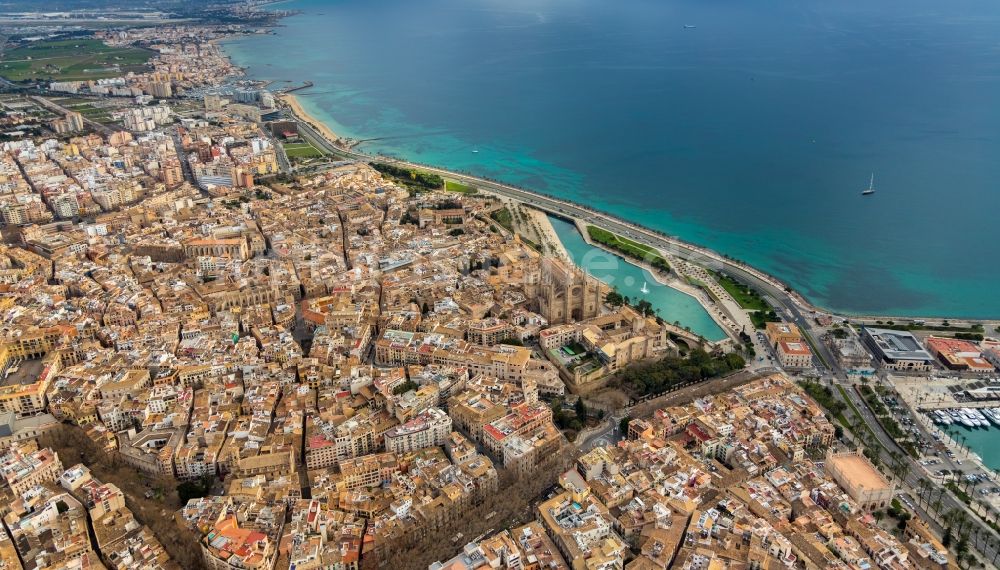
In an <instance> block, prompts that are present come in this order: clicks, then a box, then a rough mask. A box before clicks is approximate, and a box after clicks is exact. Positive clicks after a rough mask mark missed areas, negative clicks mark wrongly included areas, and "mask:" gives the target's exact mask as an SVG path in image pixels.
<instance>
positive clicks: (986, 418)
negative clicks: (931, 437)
mask: <svg viewBox="0 0 1000 570" xmlns="http://www.w3.org/2000/svg"><path fill="white" fill-rule="evenodd" d="M926 413H927V415H928V417H930V419H931V421H933V422H934V423H935V424H937V425H939V426H950V425H962V426H965V427H967V428H969V429H972V428H988V427H990V426H998V427H1000V408H952V409H940V410H929V411H927V412H926Z"/></svg>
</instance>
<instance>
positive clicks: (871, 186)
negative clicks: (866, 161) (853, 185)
mask: <svg viewBox="0 0 1000 570" xmlns="http://www.w3.org/2000/svg"><path fill="white" fill-rule="evenodd" d="M874 193H875V173H874V172H872V178H871V180H869V181H868V188H865V189H864V190H862V192H861V195H862V196H871V195H872V194H874Z"/></svg>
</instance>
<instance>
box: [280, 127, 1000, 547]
mask: <svg viewBox="0 0 1000 570" xmlns="http://www.w3.org/2000/svg"><path fill="white" fill-rule="evenodd" d="M299 125H300V127H301V128H302V134H303V135H304V136H306V137H307V138H308V139H309V140H310V142H311V143H312V144H313V145H314V146H317V147H319V148H322V149H323V150H325V151H326V152H328V153H330V154H332V155H335V156H342V157H345V158H349V159H353V160H358V161H366V162H367V161H372V160H377V161H381V162H388V163H392V164H396V165H398V166H402V167H406V168H418V169H421V170H424V171H427V172H432V173H435V174H438V175H441V176H444V177H447V178H448V179H451V180H454V181H457V182H461V183H464V184H469V185H472V186H475V187H477V188H479V189H480V190H481V191H484V192H489V193H492V194H497V195H500V196H503V197H507V198H511V199H514V200H518V201H521V202H524V203H525V204H528V205H531V206H534V207H536V208H538V209H541V210H543V211H546V212H549V213H552V214H555V215H557V216H562V217H567V218H575V219H577V220H580V221H582V222H583V223H585V224H592V225H596V226H600V227H602V228H604V229H606V230H608V231H611V232H614V233H617V234H620V235H623V236H626V237H628V238H629V239H632V240H634V241H636V242H639V243H642V244H644V245H647V246H650V247H654V248H657V249H660V250H662V251H664V252H665V253H668V254H670V255H673V256H676V257H678V258H681V259H686V260H689V261H692V262H693V263H696V264H698V265H702V266H705V267H709V268H711V269H714V270H716V271H720V272H724V273H727V274H729V275H730V276H732V277H735V278H737V279H739V280H741V281H743V282H745V283H746V284H747V285H749V286H751V287H753V288H755V289H757V290H758V291H759V292H760V293H761V294H762V295H764V296H765V297H766V298H767V300H768V302H769V303H771V305H772V306H773V307H774V308H775V311H777V312H778V313H779V314H780V315H781V316H783V317H784V318H785V319H786V320H789V321H792V322H795V323H796V324H797V325H798V326H799V327H800V328H801V329H802V330H803V331H804V332H806V333H807V334H808V333H809V332H810V331H812V330H813V326H812V324H813V320H812V318H811V317H814V316H816V315H817V314H818V313H820V312H821V311H820V310H819V309H817V308H816V307H814V306H812V305H810V304H809V303H808V302H807V301H806V300H805V299H803V298H802V297H801V296H799V295H797V294H796V293H795V292H794V291H792V290H791V289H790V288H788V287H787V286H786V285H785V284H783V283H781V282H780V281H779V280H778V279H776V278H774V277H772V276H770V275H767V274H765V273H763V272H761V271H759V270H757V269H754V268H752V267H749V266H747V265H745V264H742V263H739V262H736V261H734V260H730V259H727V258H725V257H723V256H722V255H720V254H718V253H716V252H714V251H711V250H709V249H706V248H703V247H699V246H696V245H693V244H689V243H686V242H683V241H681V240H679V239H676V238H673V237H670V236H667V235H664V234H662V233H659V232H655V231H652V230H650V229H648V228H644V227H642V226H639V225H636V224H633V223H630V222H628V221H626V220H623V219H620V218H618V217H615V216H612V215H610V214H607V213H604V212H599V211H596V210H593V209H591V208H588V207H586V206H582V205H580V204H576V203H573V202H569V201H566V200H560V199H558V198H554V197H552V196H546V195H544V194H540V193H537V192H532V191H530V190H525V189H523V188H518V187H516V186H511V185H509V184H503V183H501V182H497V181H494V180H488V179H485V178H480V177H477V176H471V175H468V174H462V173H457V172H451V171H449V170H445V169H442V168H437V167H434V166H427V165H423V164H417V163H413V162H409V161H403V160H399V159H394V158H388V157H383V156H371V155H368V154H365V153H361V152H357V151H354V150H345V149H342V148H340V147H337V146H335V145H333V144H332V143H331V142H330V141H329V140H327V139H326V138H324V137H323V136H321V135H320V134H319V133H318V132H317V130H316V129H315V128H313V127H312V126H311V125H309V124H308V123H307V122H305V121H302V120H301V119H300V120H299ZM822 312H824V313H825V314H829V313H826V312H825V311H822ZM833 316H835V315H833ZM835 317H836V316H835ZM890 318H891V317H890ZM812 338H813V339H815V338H816V337H815V335H812ZM812 345H813V348H814V349H815V351H816V352H817V353H818V354H819V355H820V356H821V357H822V360H823V361H825V363H826V364H827V365H828V366H830V368H831V369H830V372H831V373H832V374H830V375H827V378H828V380H830V381H838V380H839V381H841V382H843V381H844V380H845V379H846V375H845V374H844V372H843V370H841V369H840V368H839V366H838V364H837V359H835V358H834V357H833V354H832V353H831V352H830V350H829V349H828V347H827V346H826V345H825V344H823V343H822V342H812ZM830 376H832V377H833V378H830ZM835 379H836V380H835ZM845 392H846V393H847V394H848V397H849V398H850V399H851V401H852V403H854V405H855V406H856V407H857V409H858V410H859V411H860V412H861V415H862V417H861V418H860V419H861V420H862V421H864V422H865V423H866V424H867V425H869V426H870V427H871V428H872V430H873V431H874V432H875V434H876V436H877V437H878V440H879V442H880V443H881V444H882V447H884V450H883V451H882V454H883V460H884V461H891V458H890V457H889V451H888V450H892V451H893V452H896V453H898V454H900V455H899V456H901V457H903V458H904V460H905V461H907V462H908V463H909V466H910V469H909V470H908V474H907V476H906V477H905V481H904V482H903V485H902V486H903V487H904V489H906V490H907V491H909V492H910V495H911V496H914V497H915V496H916V491H917V489H918V482H917V481H918V480H920V479H921V478H923V477H922V476H921V473H922V472H923V469H922V466H921V465H919V464H918V463H917V462H916V461H914V460H912V459H910V458H909V456H908V455H906V453H905V452H903V450H902V449H901V448H900V447H899V446H898V444H897V443H896V442H895V441H894V440H893V439H892V438H891V437H890V436H889V435H888V434H887V433H885V431H884V430H883V429H882V427H881V424H880V423H879V422H878V420H877V419H876V418H875V417H874V416H873V415H872V414H871V411H870V410H869V409H868V406H867V404H866V403H865V402H864V401H863V400H862V399H861V398H860V397H859V396H858V395H857V394H856V393H855V392H854V390H852V389H850V388H848V389H847V390H845ZM601 435H606V434H601ZM590 439H591V438H588V440H590ZM594 439H599V438H594ZM587 443H590V442H589V441H588V442H587ZM941 499H942V507H941V509H940V510H939V512H941V513H944V512H948V511H949V510H955V509H957V510H959V511H964V512H966V513H967V515H968V517H969V519H970V520H971V521H972V522H973V524H976V525H977V527H978V528H979V529H980V531H981V532H984V533H986V536H990V537H991V538H992V539H993V540H991V541H989V543H988V544H987V545H985V547H984V548H982V550H981V555H982V556H983V557H984V559H985V560H987V561H989V560H992V559H993V558H994V557H995V556H996V555H997V554H998V548H1000V534H997V533H996V532H995V531H993V529H991V528H989V527H987V526H986V524H985V523H984V522H983V521H982V520H981V519H980V518H979V517H978V516H976V515H975V514H974V513H972V512H971V510H969V509H968V507H967V506H966V505H964V504H963V503H961V502H960V501H958V500H957V499H956V498H955V497H954V496H953V495H952V494H951V493H945V494H944V495H943V496H942V497H941Z"/></svg>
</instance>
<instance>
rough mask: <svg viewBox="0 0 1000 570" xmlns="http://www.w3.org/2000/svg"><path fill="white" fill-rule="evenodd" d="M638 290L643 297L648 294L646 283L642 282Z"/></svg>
mask: <svg viewBox="0 0 1000 570" xmlns="http://www.w3.org/2000/svg"><path fill="white" fill-rule="evenodd" d="M639 290H640V291H642V293H643V295H648V294H649V285H647V284H646V282H645V281H643V282H642V289H639Z"/></svg>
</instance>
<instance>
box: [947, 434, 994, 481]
mask: <svg viewBox="0 0 1000 570" xmlns="http://www.w3.org/2000/svg"><path fill="white" fill-rule="evenodd" d="M943 429H944V431H946V432H948V433H949V434H951V436H952V439H954V440H955V441H956V442H959V443H964V445H966V446H968V448H969V450H970V451H971V452H972V453H975V454H976V455H978V456H979V457H980V458H982V460H983V465H985V466H987V467H989V468H990V469H993V470H994V471H998V470H1000V446H998V445H997V439H998V437H1000V428H997V427H994V426H992V425H991V426H990V427H988V428H986V429H982V428H975V429H972V428H967V427H965V426H961V425H955V424H952V425H949V426H944V428H943ZM962 436H965V441H964V442H962V439H961V438H962ZM958 457H959V458H960V459H961V458H962V457H963V455H962V454H959V456H958Z"/></svg>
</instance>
